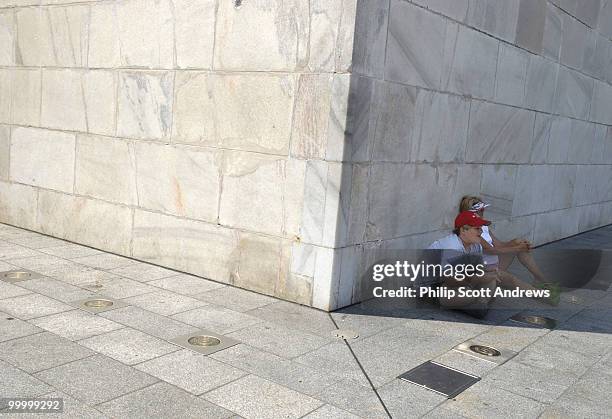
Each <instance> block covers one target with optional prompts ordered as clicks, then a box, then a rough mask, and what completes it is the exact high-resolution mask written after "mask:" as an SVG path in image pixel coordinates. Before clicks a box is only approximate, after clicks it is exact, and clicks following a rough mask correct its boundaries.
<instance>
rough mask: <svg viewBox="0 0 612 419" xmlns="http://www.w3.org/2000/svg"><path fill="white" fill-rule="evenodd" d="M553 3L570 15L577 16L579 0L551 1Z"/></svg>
mask: <svg viewBox="0 0 612 419" xmlns="http://www.w3.org/2000/svg"><path fill="white" fill-rule="evenodd" d="M550 1H551V3H553V4H555V5H556V6H557V7H559V8H560V9H563V10H564V11H565V12H566V13H567V14H569V15H575V14H576V8H577V7H578V0H550Z"/></svg>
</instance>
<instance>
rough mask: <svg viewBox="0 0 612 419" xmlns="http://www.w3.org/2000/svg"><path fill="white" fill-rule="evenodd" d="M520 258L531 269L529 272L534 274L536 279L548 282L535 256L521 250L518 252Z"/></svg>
mask: <svg viewBox="0 0 612 419" xmlns="http://www.w3.org/2000/svg"><path fill="white" fill-rule="evenodd" d="M518 260H519V262H521V264H522V265H523V266H524V267H525V268H527V269H529V272H531V274H532V275H533V277H534V278H535V280H536V281H538V282H546V275H544V273H543V272H542V271H541V270H540V268H538V265H537V264H536V261H535V260H534V259H533V256H532V255H531V253H529V252H521V253H519V254H518Z"/></svg>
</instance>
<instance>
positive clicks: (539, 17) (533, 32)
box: [516, 0, 547, 54]
mask: <svg viewBox="0 0 612 419" xmlns="http://www.w3.org/2000/svg"><path fill="white" fill-rule="evenodd" d="M546 4H547V1H546V0H520V5H519V13H518V20H517V27H516V43H517V45H520V46H521V47H523V48H526V49H528V50H529V51H531V52H533V53H534V54H540V53H541V52H542V40H543V38H544V25H545V21H546Z"/></svg>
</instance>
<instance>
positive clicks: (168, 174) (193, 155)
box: [128, 143, 221, 222]
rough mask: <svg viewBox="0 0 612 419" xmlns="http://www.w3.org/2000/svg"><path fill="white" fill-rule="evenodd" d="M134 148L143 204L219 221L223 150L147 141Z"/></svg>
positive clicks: (186, 215) (146, 206)
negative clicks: (200, 148)
mask: <svg viewBox="0 0 612 419" xmlns="http://www.w3.org/2000/svg"><path fill="white" fill-rule="evenodd" d="M134 148H135V153H134V154H135V174H136V177H135V179H136V184H137V187H138V193H137V196H138V204H139V206H140V207H143V208H146V209H151V210H156V211H161V212H165V213H169V214H173V215H178V216H182V217H189V218H195V219H198V220H203V221H210V222H216V221H217V211H218V205H219V193H220V186H221V185H220V168H221V153H220V152H218V151H210V150H197V149H189V148H183V147H175V146H168V145H159V144H146V143H138V144H136V145H135V147H134ZM128 179H130V178H128ZM131 179H133V178H131Z"/></svg>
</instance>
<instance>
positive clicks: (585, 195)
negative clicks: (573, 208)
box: [573, 165, 612, 206]
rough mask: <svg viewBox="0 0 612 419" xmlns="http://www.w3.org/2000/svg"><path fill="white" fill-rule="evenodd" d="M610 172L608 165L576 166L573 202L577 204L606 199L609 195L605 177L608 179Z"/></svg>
mask: <svg viewBox="0 0 612 419" xmlns="http://www.w3.org/2000/svg"><path fill="white" fill-rule="evenodd" d="M611 172H612V170H611V166H608V165H589V166H587V165H580V166H578V168H577V173H576V192H575V197H574V202H573V204H574V205H577V206H578V205H586V204H592V203H596V202H603V201H607V200H608V199H609V196H610V191H609V189H610V187H609V185H608V183H609V182H608V181H607V179H610V174H611ZM602 176H603V177H602Z"/></svg>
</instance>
